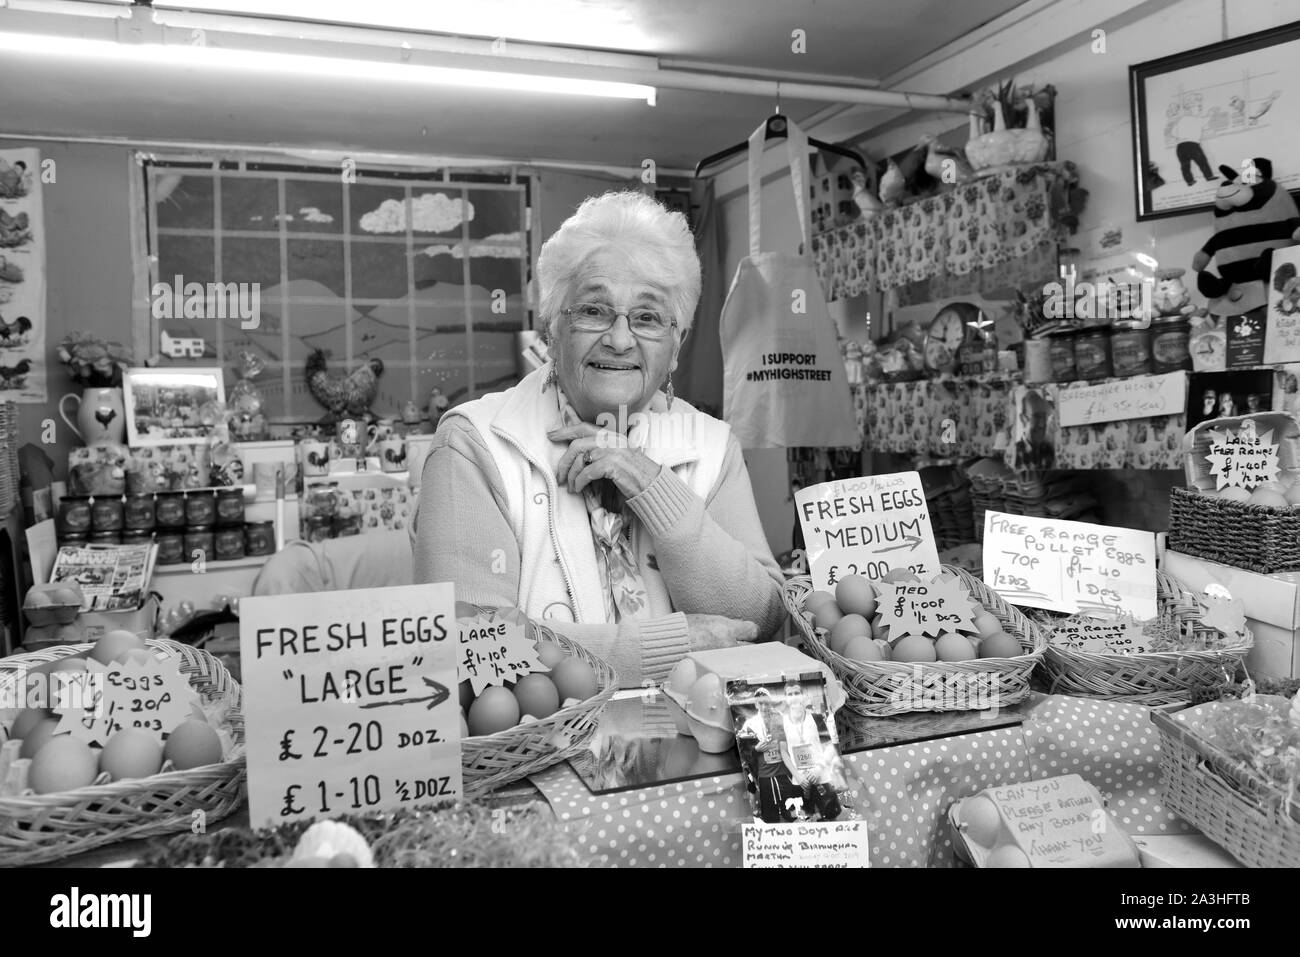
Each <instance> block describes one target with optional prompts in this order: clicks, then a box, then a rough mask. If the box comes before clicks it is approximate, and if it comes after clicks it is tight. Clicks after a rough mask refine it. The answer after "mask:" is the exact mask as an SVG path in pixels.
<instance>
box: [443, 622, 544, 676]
mask: <svg viewBox="0 0 1300 957" xmlns="http://www.w3.org/2000/svg"><path fill="white" fill-rule="evenodd" d="M459 624H460V652H459V660H458V667H459V669H460V678H461V680H462V681H465V680H468V681H469V683H470V685H471V686H472V687H473V689H474V694H475V695H476V696H477V695H480V694H482V693H483V689H484V688H486V687H488V686H489V685H502V684H505V683H506V682H507V681H517V680H518V679H520V678H522V677H523V676H524V675H527V674H532V673H533V672H534V671H545V670H546V666H545V665H543V664H542V660H541V658H539V657H538V655H537V644H536V642H533V641H530V640H529V639H528V636H527V632H526V631H525V630H524V623H523V620H522V619H520V618H517V617H504V616H501V617H498V615H497V614H495V613H493V614H490V615H487V616H485V617H479V618H471V619H461V620H460V622H459Z"/></svg>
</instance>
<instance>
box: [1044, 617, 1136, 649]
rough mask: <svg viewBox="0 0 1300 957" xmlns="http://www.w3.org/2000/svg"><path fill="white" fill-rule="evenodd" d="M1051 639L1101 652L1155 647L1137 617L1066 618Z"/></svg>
mask: <svg viewBox="0 0 1300 957" xmlns="http://www.w3.org/2000/svg"><path fill="white" fill-rule="evenodd" d="M1051 642H1052V644H1054V645H1057V646H1058V647H1061V648H1070V649H1073V650H1075V651H1086V652H1090V653H1092V654H1098V655H1141V654H1145V653H1146V652H1148V651H1150V650H1151V649H1150V648H1148V647H1147V644H1146V640H1145V636H1144V635H1143V634H1142V626H1141V625H1139V624H1138V623H1137V622H1135V621H1090V622H1077V621H1074V622H1062V623H1061V624H1059V625H1057V626H1056V627H1055V628H1054V629H1053V630H1052V634H1051Z"/></svg>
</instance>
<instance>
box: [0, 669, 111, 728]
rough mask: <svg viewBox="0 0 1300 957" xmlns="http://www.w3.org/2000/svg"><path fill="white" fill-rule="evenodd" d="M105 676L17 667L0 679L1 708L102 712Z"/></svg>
mask: <svg viewBox="0 0 1300 957" xmlns="http://www.w3.org/2000/svg"><path fill="white" fill-rule="evenodd" d="M103 707H104V675H103V674H102V673H100V672H88V671H56V672H53V673H50V672H48V671H36V670H31V669H26V668H23V669H19V670H17V671H10V672H6V673H5V675H4V677H3V679H0V710H6V709H10V708H14V709H22V708H37V709H40V708H51V709H54V710H56V711H62V710H75V711H86V712H88V713H90V714H91V715H93V716H94V717H100V716H101V715H102V714H103Z"/></svg>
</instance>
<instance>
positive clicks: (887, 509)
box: [794, 472, 940, 591]
mask: <svg viewBox="0 0 1300 957" xmlns="http://www.w3.org/2000/svg"><path fill="white" fill-rule="evenodd" d="M794 501H795V507H796V508H797V509H798V511H799V524H800V526H801V527H802V528H803V540H804V549H805V551H806V552H807V557H808V568H809V573H810V574H811V575H812V580H813V587H814V588H816V589H819V590H823V591H834V590H835V585H836V584H837V583H838V582H839V581H841V580H842V579H843V578H844V577H845V576H847V575H861V576H862V577H864V578H869V579H876V580H878V579H881V578H884V577H885V575H887V574H888V573H889V572H890V571H893V570H894V569H899V568H901V569H904V570H906V571H910V572H915V573H916V574H917V575H919V576H920V577H921V578H923V579H926V580H929V579H930V578H933V577H934V576H935V575H937V574H939V571H940V569H939V551H938V549H937V548H936V547H935V544H934V529H933V528H932V527H931V525H930V509H929V507H928V506H927V505H926V502H925V491H924V490H923V489H922V487H921V476H920V475H919V474H918V473H916V472H893V473H890V474H888V475H868V476H863V477H862V478H854V479H844V480H843V481H837V482H823V483H822V484H821V485H811V486H809V487H808V488H805V489H800V490H799V491H798V492H796V493H795V496H794Z"/></svg>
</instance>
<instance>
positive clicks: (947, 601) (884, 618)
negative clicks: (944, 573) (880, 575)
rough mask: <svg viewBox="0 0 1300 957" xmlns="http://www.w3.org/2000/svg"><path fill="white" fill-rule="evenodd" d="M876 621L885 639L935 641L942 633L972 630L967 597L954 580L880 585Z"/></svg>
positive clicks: (973, 626) (973, 627)
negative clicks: (884, 631) (910, 637)
mask: <svg viewBox="0 0 1300 957" xmlns="http://www.w3.org/2000/svg"><path fill="white" fill-rule="evenodd" d="M878 607H879V609H880V610H879V614H878V617H879V621H880V624H882V625H888V626H889V640H890V641H893V640H894V639H895V638H899V637H901V636H903V635H926V636H928V637H930V638H937V637H939V635H941V634H943V633H944V632H945V631H950V632H958V631H964V632H966V633H968V634H970V633H973V632H974V631H975V622H974V613H973V611H972V609H971V597H970V592H968V591H967V590H966V588H965V586H963V585H962V583H961V582H959V581H958V580H957V579H955V578H951V579H948V580H947V581H944V580H941V579H935V580H934V581H932V582H881V583H880V600H879V602H878Z"/></svg>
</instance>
